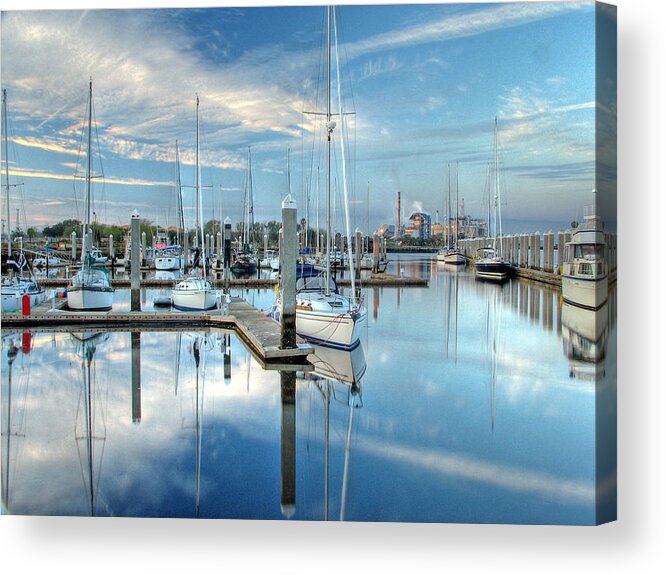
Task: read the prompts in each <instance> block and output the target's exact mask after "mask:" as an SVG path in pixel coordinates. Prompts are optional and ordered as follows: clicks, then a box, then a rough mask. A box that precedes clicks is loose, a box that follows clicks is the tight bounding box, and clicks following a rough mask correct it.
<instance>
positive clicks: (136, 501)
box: [1, 2, 617, 525]
mask: <svg viewBox="0 0 666 575" xmlns="http://www.w3.org/2000/svg"><path fill="white" fill-rule="evenodd" d="M74 23H76V25H73V24H74ZM1 41H2V62H1V63H2V71H3V72H2V88H3V104H4V105H3V147H2V153H3V170H2V178H3V181H2V184H3V185H2V197H3V211H2V218H3V237H2V244H3V271H2V273H3V288H2V289H3V292H2V294H3V312H2V321H3V332H2V510H3V513H6V514H14V515H57V516H97V517H100V516H121V517H164V518H218V519H220V518H238V519H279V520H292V521H293V520H298V521H304V520H305V521H357V522H358V521H362V522H427V523H432V522H441V523H512V524H566V525H596V524H600V523H604V522H608V521H612V520H614V519H615V514H616V455H615V454H616V353H617V346H616V341H617V336H616V317H617V299H616V282H615V277H616V242H617V240H616V231H617V224H616V201H617V199H616V194H617V185H616V83H617V81H616V12H615V8H614V7H613V6H609V5H605V4H599V3H594V2H580V3H570V2H544V3H541V2H539V3H519V2H518V3H510V4H496V3H488V4H464V3H460V4H456V3H442V4H430V5H412V4H409V5H407V4H405V5H400V4H395V5H367V6H366V5H345V6H338V7H335V9H334V10H332V11H331V12H330V13H329V12H328V11H327V9H326V7H325V6H293V7H280V6H272V7H247V6H243V7H220V8H201V9H171V8H161V9H142V10H134V9H118V10H90V11H86V12H82V11H78V10H59V11H41V10H35V11H22V10H12V11H3V13H2V40H1ZM329 46H330V50H329V49H328V47H329ZM91 83H92V84H91ZM91 85H92V86H93V89H94V100H92V101H93V102H94V105H93V106H92V107H88V102H89V101H90V99H89V97H88V96H89V95H90V86H91ZM93 126H94V128H93ZM87 128H92V129H89V131H88V133H90V134H91V135H90V138H89V139H87V137H86V136H85V134H86V133H87V132H86V129H87ZM88 158H91V161H90V163H89V164H88ZM100 159H101V161H100ZM19 184H20V185H19ZM86 184H90V185H89V186H87V185H86ZM288 195H290V197H291V199H292V200H293V201H294V202H295V204H296V210H297V222H298V244H296V242H293V245H294V248H293V253H292V252H290V251H289V249H290V248H289V247H288V246H289V244H290V242H288V241H283V242H280V241H279V230H280V228H281V227H282V225H283V222H282V219H283V217H284V218H288V217H291V216H290V215H289V214H292V215H293V213H292V212H289V210H288V209H287V210H286V211H287V212H288V213H287V215H285V213H284V211H283V209H282V208H283V207H284V206H283V201H284V200H285V198H287V196H288ZM287 205H288V203H287ZM134 210H136V211H137V212H138V214H139V218H140V222H136V225H137V226H138V231H137V232H136V233H135V234H134V235H135V239H137V241H135V242H129V241H128V240H129V231H130V228H131V222H132V213H133V211H134ZM181 215H182V218H181ZM225 222H227V223H229V224H230V227H231V230H230V232H229V235H228V236H225V233H226V231H225V227H224V224H225ZM295 223H296V222H294V225H295ZM84 224H85V225H86V227H87V226H88V225H89V227H90V229H92V230H93V232H94V233H93V234H92V237H91V239H90V240H89V241H87V242H84V243H83V244H82V242H81V237H82V230H83V226H84ZM284 225H285V226H286V225H287V224H286V223H285V224H284ZM357 230H358V232H357ZM139 232H140V233H139ZM138 238H141V241H139V240H138ZM225 238H226V240H225ZM292 239H293V238H292ZM131 243H133V245H134V248H135V250H138V249H139V247H141V251H140V253H138V252H136V251H135V254H137V257H140V259H141V260H142V262H141V267H142V268H143V269H142V270H141V277H140V278H139V276H138V272H137V269H138V268H139V266H134V267H133V269H134V272H135V279H138V280H139V281H141V282H142V285H141V287H140V288H138V289H137V288H136V287H135V291H134V292H132V290H131V286H132V283H131V279H132V269H131V267H130V266H129V261H130V260H129V259H128V258H130V256H131V245H130V244H131ZM169 244H177V245H178V246H180V247H183V248H184V250H183V255H184V260H183V261H185V260H187V261H188V267H187V268H185V269H176V270H167V271H164V270H159V269H155V263H154V262H155V259H156V254H157V253H158V252H159V250H160V249H161V248H164V247H167V246H168V245H169ZM91 245H95V246H97V247H99V249H100V250H101V253H102V256H101V257H107V258H108V259H107V261H106V262H103V261H100V262H98V265H100V266H102V267H104V266H106V271H107V272H108V275H109V277H110V280H111V284H112V285H113V287H114V290H115V291H114V292H113V302H112V304H113V305H112V310H111V311H109V312H104V314H105V315H104V317H105V318H106V317H110V318H113V319H114V322H115V323H113V327H110V325H111V324H108V323H101V322H100V320H99V316H95V315H90V314H87V315H86V314H83V315H82V314H81V312H78V315H77V312H75V311H72V310H68V309H67V307H66V303H67V299H66V298H65V297H58V296H62V295H63V294H64V291H65V290H67V289H69V288H68V286H69V280H70V277H71V275H72V274H73V273H74V272H75V271H76V270H77V268H78V266H79V265H82V264H81V263H80V257H81V253H82V251H86V247H90V246H91ZM128 246H129V247H128ZM180 247H179V249H180ZM348 248H351V250H349V249H348ZM174 249H175V248H174ZM242 249H246V250H247V252H248V253H246V254H245V255H246V256H247V257H248V258H255V266H256V268H255V269H254V271H252V272H251V275H250V276H249V277H248V276H247V275H245V276H243V275H242V274H239V273H234V274H232V273H231V272H230V267H231V262H232V258H237V260H236V261H238V262H239V263H240V261H241V258H240V251H241V250H242ZM280 249H282V251H283V253H282V254H281V258H282V260H281V263H279V262H280V259H279V257H278V255H279V250H280ZM47 250H52V251H47ZM127 250H129V251H127ZM10 251H11V252H12V254H13V255H16V254H23V255H24V256H25V258H26V259H27V260H28V261H31V262H32V266H31V267H32V269H33V271H34V279H36V281H37V283H38V285H41V286H42V287H44V288H45V290H46V294H47V296H48V299H47V301H46V302H45V303H43V304H39V303H36V302H33V306H32V307H31V309H30V315H23V311H24V310H23V308H22V306H20V305H19V303H18V301H19V300H12V301H14V303H15V305H14V308H13V309H10V295H12V294H13V293H14V292H11V293H10V289H9V288H11V287H12V286H14V287H16V286H17V285H18V284H17V282H16V280H15V278H16V277H17V276H18V275H20V274H24V275H25V274H27V273H28V269H29V268H28V267H23V268H20V269H15V268H13V267H12V266H11V265H5V264H6V260H5V256H9V252H10ZM73 251H75V252H76V253H75V254H73ZM194 251H196V254H198V255H199V256H200V257H199V263H200V262H201V261H202V260H203V259H204V258H203V256H204V255H206V256H208V260H207V268H206V273H207V274H208V275H207V278H208V279H209V280H210V281H211V292H212V293H211V297H212V298H214V301H215V308H214V309H213V310H212V311H207V312H195V313H186V312H181V311H178V310H175V309H172V308H171V306H170V303H171V292H172V290H173V289H174V286H175V282H177V281H178V280H180V279H183V276H184V275H185V274H188V273H190V272H192V273H194V274H195V275H196V276H197V277H201V273H202V272H201V268H200V267H197V262H196V261H195V259H196V258H188V257H187V256H190V255H194ZM349 251H352V252H353V253H352V255H351V256H350V255H349ZM296 252H298V254H297V253H296ZM46 254H51V255H52V256H54V257H56V256H57V257H58V258H59V263H57V262H55V261H53V262H52V263H51V264H49V266H48V269H47V266H46V263H45V262H44V263H43V264H42V265H41V266H40V265H38V263H39V262H37V261H36V258H38V257H42V258H44V256H45V255H46ZM73 256H74V257H73ZM297 257H298V258H299V261H302V262H304V263H309V264H313V265H315V266H316V267H315V268H314V269H316V270H319V271H321V273H323V274H326V273H328V271H330V275H331V276H333V277H334V278H335V280H336V282H337V285H338V288H339V290H340V291H341V292H343V294H342V295H344V296H345V297H346V298H347V299H343V298H342V297H338V296H335V297H336V298H338V299H335V301H334V304H333V305H330V304H329V303H328V302H329V301H333V300H331V298H332V297H334V296H333V295H330V294H324V295H321V294H319V292H309V293H308V294H305V293H299V294H298V296H297V297H296V298H295V299H294V296H293V292H290V288H289V285H290V284H289V281H290V280H289V277H290V276H289V273H288V272H287V271H286V270H288V269H293V268H291V267H290V266H294V262H295V260H296V258H297ZM456 259H458V261H456ZM273 261H277V262H278V263H279V266H278V265H276V266H273V265H272V262H273ZM112 262H113V264H114V265H111V264H112ZM274 267H275V268H277V269H274ZM238 269H240V268H238ZM317 281H318V282H319V280H317ZM11 282H14V283H11ZM319 283H320V284H321V285H326V282H323V281H322V282H319ZM299 285H300V284H299ZM276 286H277V287H276ZM16 289H18V288H16ZM21 289H23V288H21ZM290 293H291V294H292V295H290ZM12 297H13V296H12ZM21 297H22V296H21ZM276 297H277V298H278V299H277V304H278V306H277V307H276ZM290 298H291V299H290ZM21 301H22V300H21ZM6 302H7V303H6ZM348 302H351V303H348ZM296 304H298V305H296ZM290 305H292V307H289V306H290ZM348 305H351V306H352V310H351V311H349V310H348V308H347V306H348ZM251 308H256V309H255V311H254V312H253V311H252V309H251ZM331 309H333V310H334V311H333V312H332V311H331ZM256 310H258V311H256ZM276 310H278V311H281V312H282V313H281V314H280V317H279V319H280V321H281V322H284V324H283V325H284V326H285V329H284V330H283V331H281V330H282V329H283V326H281V325H280V324H276V323H275V322H274V319H272V317H269V316H270V314H271V313H272V312H275V311H276ZM290 310H291V311H290ZM316 310H319V311H318V312H317V313H318V314H319V317H318V319H316V321H321V323H320V324H317V323H316V321H315V319H314V318H313V316H314V315H315V311H316ZM130 311H133V312H134V313H135V314H138V315H132V314H130V313H128V312H130ZM241 312H242V313H241ZM98 313H99V312H98ZM197 313H198V314H199V315H197ZM252 313H254V315H252ZM243 314H245V315H244V316H243ZM274 315H275V314H274ZM214 316H215V317H216V318H217V319H216V321H218V320H219V321H221V322H226V323H224V326H223V327H224V328H222V327H219V326H218V327H216V326H215V325H211V321H212V320H210V319H204V318H213V317H214ZM241 316H242V317H252V318H254V319H252V320H251V321H250V320H247V321H246V323H244V324H243V327H239V326H240V322H241V319H239V318H241ZM82 317H83V318H85V319H83V320H82ZM137 317H138V318H140V319H139V320H137ZM156 318H157V319H158V320H159V321H156ZM137 321H139V322H138V323H137ZM148 321H152V322H153V323H151V324H148V323H147V322H148ZM243 321H245V320H243ZM294 321H295V330H296V332H297V333H298V338H297V339H298V341H299V343H300V345H301V347H302V348H303V349H305V350H307V351H308V352H309V354H308V355H307V361H306V360H305V359H303V358H301V359H299V360H298V361H296V360H294V359H293V358H290V357H284V356H285V353H284V352H283V351H282V350H280V349H279V347H280V346H278V345H277V344H275V345H273V344H271V345H272V347H271V345H268V344H266V345H264V344H262V343H261V342H262V341H264V342H265V341H268V340H269V338H270V337H278V339H279V337H280V336H282V337H284V334H285V333H287V335H289V334H290V333H292V332H290V331H289V329H290V328H291V327H294ZM352 328H354V330H355V331H353V330H352ZM243 330H245V331H243ZM345 330H348V331H345ZM343 332H344V333H343ZM262 338H263V339H262ZM345 338H346V339H345ZM271 341H275V340H271ZM280 341H282V347H284V345H285V344H284V341H285V340H280ZM257 342H259V343H257ZM287 346H288V345H287ZM269 348H270V350H269V351H270V353H269V352H268V351H267V350H268V349H269ZM271 354H272V355H271ZM280 354H282V356H280ZM286 355H288V354H286ZM276 358H279V360H277V359H276Z"/></svg>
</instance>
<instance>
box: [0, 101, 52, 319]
mask: <svg viewBox="0 0 666 575" xmlns="http://www.w3.org/2000/svg"><path fill="white" fill-rule="evenodd" d="M7 124H8V122H7V90H5V89H3V90H2V131H3V134H4V152H5V207H6V210H7V261H6V265H7V273H8V276H7V277H5V278H3V279H2V286H0V291H1V293H2V308H1V309H2V311H17V310H19V309H21V307H22V303H23V296H25V295H27V296H28V297H29V298H30V306H31V307H32V306H33V305H35V304H37V303H42V302H44V301H46V292H45V290H44V288H43V287H42V286H41V285H39V283H37V279H36V278H35V277H34V275H33V272H32V268H31V267H30V265H29V263H28V261H27V260H26V259H25V255H24V254H23V239H22V238H20V237H19V242H20V248H19V250H18V252H17V253H16V254H12V234H11V226H10V213H11V212H10V207H9V188H10V187H11V186H10V184H9V145H8V139H9V136H8V125H7ZM26 272H27V273H26Z"/></svg>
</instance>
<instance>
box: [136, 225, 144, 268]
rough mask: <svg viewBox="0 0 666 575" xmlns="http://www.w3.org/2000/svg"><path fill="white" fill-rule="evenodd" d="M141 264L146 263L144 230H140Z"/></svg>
mask: <svg viewBox="0 0 666 575" xmlns="http://www.w3.org/2000/svg"><path fill="white" fill-rule="evenodd" d="M138 235H139V234H138V232H137V237H138ZM140 260H141V265H142V266H145V265H146V232H141V257H140Z"/></svg>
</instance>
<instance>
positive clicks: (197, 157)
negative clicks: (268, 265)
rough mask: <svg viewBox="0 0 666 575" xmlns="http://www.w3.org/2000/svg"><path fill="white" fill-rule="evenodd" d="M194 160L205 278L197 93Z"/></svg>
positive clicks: (203, 264)
mask: <svg viewBox="0 0 666 575" xmlns="http://www.w3.org/2000/svg"><path fill="white" fill-rule="evenodd" d="M195 161H196V189H197V212H198V215H197V217H198V219H199V231H200V234H201V235H200V237H201V241H200V244H199V245H200V246H201V277H203V279H206V242H205V241H204V240H205V238H204V231H203V206H202V203H203V202H202V198H201V166H200V165H199V95H198V94H197V147H196V154H195Z"/></svg>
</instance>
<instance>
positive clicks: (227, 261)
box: [224, 216, 231, 302]
mask: <svg viewBox="0 0 666 575" xmlns="http://www.w3.org/2000/svg"><path fill="white" fill-rule="evenodd" d="M230 268H231V219H230V218H229V216H227V217H226V219H225V220H224V294H225V297H226V298H227V302H229V301H230V297H231V294H230V293H229V276H230V274H231V269H230Z"/></svg>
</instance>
